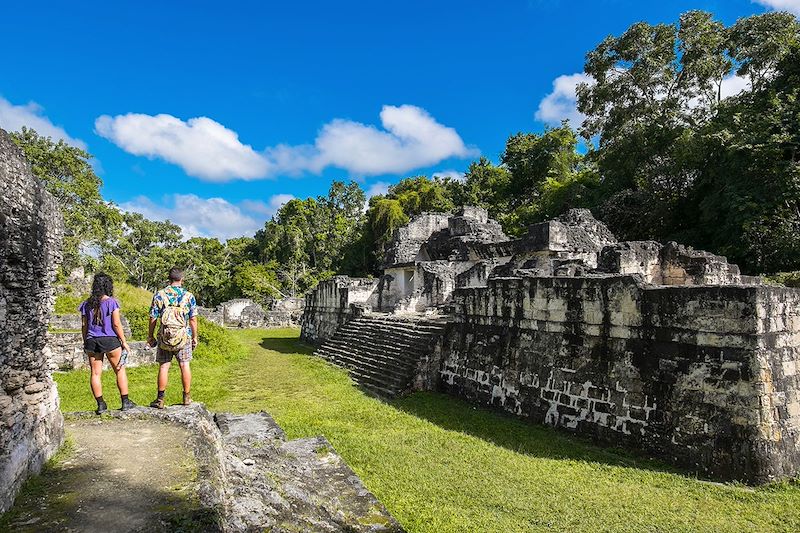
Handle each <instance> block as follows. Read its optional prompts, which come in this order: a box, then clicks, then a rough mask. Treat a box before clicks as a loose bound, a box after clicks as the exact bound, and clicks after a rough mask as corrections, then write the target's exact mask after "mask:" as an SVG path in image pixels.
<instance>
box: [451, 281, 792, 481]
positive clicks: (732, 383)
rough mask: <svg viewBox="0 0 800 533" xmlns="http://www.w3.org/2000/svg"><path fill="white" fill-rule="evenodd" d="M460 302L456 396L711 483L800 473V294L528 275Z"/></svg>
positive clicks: (472, 292)
mask: <svg viewBox="0 0 800 533" xmlns="http://www.w3.org/2000/svg"><path fill="white" fill-rule="evenodd" d="M454 301H455V307H456V312H455V314H454V316H453V319H452V320H453V323H452V324H451V326H450V327H449V330H448V332H447V334H446V338H445V342H444V347H443V355H444V360H443V364H442V369H441V386H442V387H443V388H444V389H445V390H446V391H448V392H450V393H452V394H455V395H458V396H462V397H465V398H467V399H469V400H471V401H474V402H477V403H480V404H486V405H491V406H494V407H497V408H501V409H504V410H506V411H509V412H512V413H514V414H516V415H519V416H522V417H526V418H529V419H531V420H533V421H536V422H543V423H547V424H551V425H554V426H558V427H562V428H566V429H569V430H572V431H575V432H578V433H581V434H584V435H589V436H592V437H595V438H597V439H599V440H601V441H604V442H607V443H612V444H618V445H623V446H626V447H632V448H636V449H640V450H645V451H648V452H651V453H654V454H656V455H658V456H660V457H662V458H663V459H665V460H668V461H670V462H673V463H676V464H679V465H682V466H684V467H688V468H690V469H693V470H695V471H697V472H700V473H702V474H704V475H710V476H713V477H716V478H723V479H740V480H744V481H748V482H755V483H761V482H766V481H770V480H773V479H777V478H781V477H786V476H791V475H795V474H796V473H797V472H798V471H800V395H799V394H798V393H799V392H800V367H799V366H798V365H800V291H797V290H793V289H785V288H777V287H767V286H731V285H728V286H694V287H653V286H646V285H643V284H641V283H640V280H639V279H638V278H635V277H630V276H619V275H617V276H607V277H592V278H587V277H583V278H557V277H549V278H548V277H526V278H500V279H494V280H490V281H489V282H488V286H487V287H484V288H462V289H457V290H456V292H455V296H454Z"/></svg>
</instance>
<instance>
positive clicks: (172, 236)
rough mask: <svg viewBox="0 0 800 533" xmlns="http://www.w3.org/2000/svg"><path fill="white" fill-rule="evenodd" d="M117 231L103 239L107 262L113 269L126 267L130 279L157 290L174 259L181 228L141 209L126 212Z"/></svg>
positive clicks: (139, 285)
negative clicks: (147, 214) (152, 216)
mask: <svg viewBox="0 0 800 533" xmlns="http://www.w3.org/2000/svg"><path fill="white" fill-rule="evenodd" d="M121 217H122V224H121V227H120V229H119V231H118V232H116V234H115V235H113V236H109V238H108V239H106V240H105V241H104V242H103V243H102V247H101V257H102V260H103V263H104V264H106V265H108V266H109V267H110V269H111V270H112V271H119V270H120V269H122V270H124V272H125V274H126V277H127V281H129V282H131V283H133V284H134V285H136V286H138V287H144V288H146V289H148V290H151V291H153V290H156V289H157V288H158V287H159V286H160V285H161V284H162V283H163V281H164V279H165V277H166V271H167V270H168V269H169V267H170V266H172V263H174V259H175V257H174V251H175V249H176V248H177V247H178V244H179V243H180V241H181V228H180V227H179V226H177V225H175V224H173V223H171V222H169V221H166V222H156V221H152V220H148V219H146V218H144V216H142V215H141V214H139V213H131V212H123V213H122V214H121Z"/></svg>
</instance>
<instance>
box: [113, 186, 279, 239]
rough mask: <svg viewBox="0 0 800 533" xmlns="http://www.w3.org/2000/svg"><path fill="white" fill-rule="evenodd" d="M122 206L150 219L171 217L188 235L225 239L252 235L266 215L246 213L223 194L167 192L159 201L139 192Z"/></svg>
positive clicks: (168, 218)
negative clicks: (201, 195)
mask: <svg viewBox="0 0 800 533" xmlns="http://www.w3.org/2000/svg"><path fill="white" fill-rule="evenodd" d="M273 198H274V197H273ZM120 208H121V209H123V210H125V211H133V212H135V213H141V214H142V215H144V216H145V217H146V218H149V219H151V220H170V221H171V222H173V223H175V224H177V225H178V226H180V227H181V229H182V230H183V236H184V237H185V238H187V239H188V238H191V237H217V238H219V239H222V240H225V239H229V238H232V237H241V236H242V235H247V236H250V235H253V234H254V233H255V232H256V231H257V230H259V229H260V228H261V227H262V226H263V225H264V220H263V217H260V218H257V217H255V216H254V215H251V214H247V213H246V212H245V211H244V210H243V208H244V206H241V207H240V206H237V205H234V204H232V203H230V202H228V201H227V200H224V199H222V198H200V197H199V196H196V195H194V194H172V195H168V196H165V197H164V198H163V199H162V201H161V202H159V203H156V202H154V201H153V200H151V199H150V198H147V197H146V196H138V197H136V198H134V199H133V200H131V201H129V202H125V203H123V204H121V205H120ZM245 209H246V208H245ZM251 211H252V212H254V213H255V212H256V211H255V210H251ZM260 214H263V213H260Z"/></svg>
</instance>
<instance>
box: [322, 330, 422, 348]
mask: <svg viewBox="0 0 800 533" xmlns="http://www.w3.org/2000/svg"><path fill="white" fill-rule="evenodd" d="M335 338H338V339H346V340H348V341H356V342H362V341H367V342H373V341H374V342H380V343H386V344H391V345H395V346H402V347H404V348H427V347H429V346H430V345H431V344H432V341H431V340H429V339H411V338H404V337H397V336H394V335H386V334H385V333H368V334H364V333H357V332H352V331H343V332H339V333H337V334H336V335H335Z"/></svg>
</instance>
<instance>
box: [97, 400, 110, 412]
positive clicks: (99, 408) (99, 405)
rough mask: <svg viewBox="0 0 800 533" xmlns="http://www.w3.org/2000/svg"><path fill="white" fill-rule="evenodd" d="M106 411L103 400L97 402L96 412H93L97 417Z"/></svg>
mask: <svg viewBox="0 0 800 533" xmlns="http://www.w3.org/2000/svg"><path fill="white" fill-rule="evenodd" d="M106 411H108V405H106V402H105V401H103V400H100V401H99V402H97V410H95V413H97V414H98V415H102V414H103V413H105V412H106Z"/></svg>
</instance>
